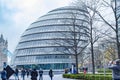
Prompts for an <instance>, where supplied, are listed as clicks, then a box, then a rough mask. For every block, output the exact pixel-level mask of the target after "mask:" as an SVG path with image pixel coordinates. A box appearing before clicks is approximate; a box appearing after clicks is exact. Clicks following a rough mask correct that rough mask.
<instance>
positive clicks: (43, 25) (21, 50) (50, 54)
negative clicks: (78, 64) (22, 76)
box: [13, 6, 89, 70]
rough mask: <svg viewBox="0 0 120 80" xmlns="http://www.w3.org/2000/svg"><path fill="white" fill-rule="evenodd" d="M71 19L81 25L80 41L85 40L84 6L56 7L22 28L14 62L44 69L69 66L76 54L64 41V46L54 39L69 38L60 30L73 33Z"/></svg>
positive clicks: (86, 26) (86, 23) (86, 19)
mask: <svg viewBox="0 0 120 80" xmlns="http://www.w3.org/2000/svg"><path fill="white" fill-rule="evenodd" d="M73 15H75V16H76V17H74V16H73ZM73 17H74V18H73ZM73 21H75V25H74V26H77V27H78V26H79V28H80V29H81V31H80V34H81V42H82V41H83V42H84V41H87V40H88V38H86V36H88V34H87V33H86V31H89V28H88V24H89V22H88V12H87V11H86V9H85V8H84V7H75V6H66V7H61V8H57V9H54V10H52V11H49V12H48V13H47V14H45V15H43V16H41V17H39V18H38V19H37V20H36V21H35V22H33V23H32V24H31V25H30V26H29V27H28V29H26V30H25V32H24V33H23V34H22V36H21V39H20V41H19V43H18V45H17V47H16V49H15V52H14V57H13V65H16V66H17V67H24V68H37V69H39V68H42V69H44V70H48V69H50V68H52V69H54V70H63V69H65V68H70V67H71V65H72V64H74V63H75V58H74V56H73V55H72V54H70V53H69V51H68V50H66V48H65V47H67V46H68V44H66V43H63V44H64V46H60V45H59V44H57V42H59V43H62V42H63V41H64V40H67V39H72V37H69V36H63V34H65V35H66V34H69V35H70V34H71V33H72V31H71V29H70V28H72V27H73ZM83 23H84V24H83ZM71 35H72V34H71ZM56 40H57V42H56ZM69 47H73V46H70V45H69ZM65 52H66V53H65Z"/></svg>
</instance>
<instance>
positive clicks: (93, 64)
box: [90, 19, 95, 74]
mask: <svg viewBox="0 0 120 80" xmlns="http://www.w3.org/2000/svg"><path fill="white" fill-rule="evenodd" d="M92 33H93V32H92V19H91V20H90V38H91V39H90V43H91V57H92V69H93V74H95V63H94V51H93V36H92Z"/></svg>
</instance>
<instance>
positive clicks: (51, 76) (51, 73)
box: [49, 69, 53, 80]
mask: <svg viewBox="0 0 120 80" xmlns="http://www.w3.org/2000/svg"><path fill="white" fill-rule="evenodd" d="M49 76H50V78H51V80H52V78H53V71H52V69H50V71H49Z"/></svg>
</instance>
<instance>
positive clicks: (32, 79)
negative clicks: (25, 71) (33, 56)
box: [31, 69, 38, 80]
mask: <svg viewBox="0 0 120 80" xmlns="http://www.w3.org/2000/svg"><path fill="white" fill-rule="evenodd" d="M37 76H38V73H37V71H36V69H34V70H33V71H32V72H31V80H37Z"/></svg>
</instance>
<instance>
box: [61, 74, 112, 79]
mask: <svg viewBox="0 0 120 80" xmlns="http://www.w3.org/2000/svg"><path fill="white" fill-rule="evenodd" d="M63 77H64V78H71V79H84V80H112V76H111V75H105V76H104V75H103V74H94V75H93V74H86V75H84V74H83V73H80V74H63Z"/></svg>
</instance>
